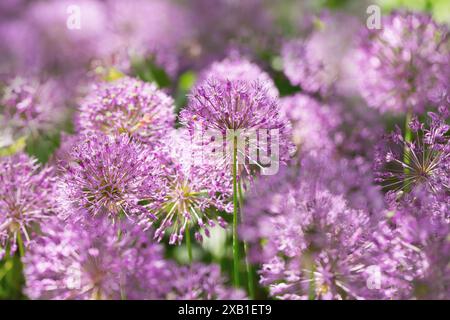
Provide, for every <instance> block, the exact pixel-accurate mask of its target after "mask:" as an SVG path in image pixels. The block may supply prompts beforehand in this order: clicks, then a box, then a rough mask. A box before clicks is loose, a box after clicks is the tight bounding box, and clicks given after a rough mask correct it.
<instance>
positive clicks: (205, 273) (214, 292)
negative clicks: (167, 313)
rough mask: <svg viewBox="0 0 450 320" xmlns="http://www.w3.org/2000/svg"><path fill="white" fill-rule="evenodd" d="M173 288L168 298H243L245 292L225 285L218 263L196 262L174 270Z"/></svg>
mask: <svg viewBox="0 0 450 320" xmlns="http://www.w3.org/2000/svg"><path fill="white" fill-rule="evenodd" d="M174 272H175V275H174V277H173V280H172V282H171V283H172V289H171V291H169V293H168V294H167V299H176V300H243V299H245V298H246V296H245V293H244V292H243V291H242V290H240V289H235V288H230V287H228V286H226V285H225V279H224V277H223V276H222V275H221V274H220V268H219V267H218V266H217V265H204V264H201V263H196V264H194V265H192V266H180V267H178V268H176V269H175V270H174Z"/></svg>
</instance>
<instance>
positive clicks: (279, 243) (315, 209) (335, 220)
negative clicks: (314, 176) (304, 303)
mask: <svg viewBox="0 0 450 320" xmlns="http://www.w3.org/2000/svg"><path fill="white" fill-rule="evenodd" d="M289 191H290V192H289V193H288V194H286V195H285V197H284V198H283V199H280V200H281V201H282V203H279V205H280V208H281V210H282V211H281V212H277V213H275V214H274V215H273V216H271V217H270V218H269V219H267V220H265V223H266V225H264V224H262V225H261V227H263V228H264V229H263V230H266V231H267V234H266V235H265V237H264V238H265V239H266V240H267V243H266V244H265V245H264V251H265V256H266V257H267V258H266V259H265V260H264V261H263V265H262V268H261V271H260V274H261V281H260V282H261V284H262V285H265V286H268V287H269V289H270V295H272V296H274V297H278V298H281V299H307V298H313V299H351V298H353V299H358V298H362V297H363V294H364V291H365V290H366V288H365V285H366V276H365V273H364V271H365V269H366V268H367V267H368V265H367V264H366V261H365V251H366V249H367V248H366V246H367V241H366V239H367V231H368V230H369V228H368V227H369V226H370V219H369V216H368V215H367V214H366V213H364V211H356V210H352V209H349V208H348V207H347V206H346V203H345V201H344V200H343V198H342V197H338V196H335V195H332V194H331V193H330V192H328V191H326V190H322V191H313V192H310V193H309V192H308V191H307V190H294V189H291V190H289ZM305 191H306V193H305ZM308 193H309V194H308Z"/></svg>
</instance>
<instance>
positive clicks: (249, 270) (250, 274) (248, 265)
mask: <svg viewBox="0 0 450 320" xmlns="http://www.w3.org/2000/svg"><path fill="white" fill-rule="evenodd" d="M238 188H239V207H240V208H241V220H243V219H244V211H243V207H244V206H243V203H244V195H243V192H242V180H239V184H238ZM244 255H245V267H246V269H247V287H248V293H249V296H250V299H255V283H254V279H253V270H252V269H253V268H252V265H251V263H250V261H249V260H248V245H247V241H244Z"/></svg>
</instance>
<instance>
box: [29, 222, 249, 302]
mask: <svg viewBox="0 0 450 320" xmlns="http://www.w3.org/2000/svg"><path fill="white" fill-rule="evenodd" d="M41 232H42V235H41V236H39V237H37V238H36V239H35V241H34V243H33V246H32V247H31V248H30V250H29V251H28V252H27V254H26V255H25V257H24V265H25V271H24V273H25V276H26V278H27V286H26V288H25V292H26V294H27V295H28V296H29V297H30V298H32V299H58V300H61V299H65V300H66V299H77V300H78V299H83V300H86V299H95V300H98V299H115V300H118V299H158V300H159V299H228V298H229V299H231V298H241V299H242V298H244V297H245V295H244V294H243V293H242V292H240V291H238V290H234V289H229V288H227V287H226V286H225V284H224V283H225V279H224V278H223V277H221V275H220V271H219V269H218V268H217V267H215V266H203V265H200V264H199V265H198V266H195V272H192V270H191V269H190V268H189V267H184V266H178V265H177V264H175V263H173V262H170V261H168V260H166V259H165V258H164V257H163V250H162V247H161V246H159V245H158V244H155V243H153V244H152V243H148V238H149V237H150V236H151V235H149V234H148V233H146V232H143V231H142V230H141V229H140V228H136V226H132V225H130V224H122V225H120V226H119V225H116V226H114V227H112V226H111V225H110V224H109V223H108V222H107V221H106V220H104V219H87V220H85V221H84V222H83V224H79V223H67V222H65V221H63V220H60V219H58V218H53V219H51V220H50V221H47V222H46V223H45V224H43V227H42V231H41ZM118 233H120V236H119V237H118Z"/></svg>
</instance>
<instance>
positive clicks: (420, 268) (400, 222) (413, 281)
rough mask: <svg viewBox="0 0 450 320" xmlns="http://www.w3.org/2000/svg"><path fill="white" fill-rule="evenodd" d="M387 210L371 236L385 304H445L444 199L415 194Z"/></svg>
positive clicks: (449, 276) (447, 243)
mask: <svg viewBox="0 0 450 320" xmlns="http://www.w3.org/2000/svg"><path fill="white" fill-rule="evenodd" d="M388 202H389V205H390V206H389V210H387V211H386V218H385V219H384V220H383V221H381V222H380V225H379V226H378V227H377V230H376V232H375V233H374V241H373V243H374V245H375V248H376V250H375V252H377V253H375V254H373V259H375V260H377V261H378V264H379V266H380V267H381V271H382V273H381V276H382V279H383V283H387V284H389V285H390V286H389V287H390V288H389V290H388V291H387V293H388V296H387V298H390V299H448V297H449V294H450V290H449V288H450V270H449V268H448V261H449V257H450V240H449V236H448V235H449V231H450V229H449V228H450V223H449V221H450V220H449V212H450V211H449V209H450V202H449V200H448V197H447V198H443V197H439V196H436V195H435V194H432V193H430V192H429V191H427V190H426V189H425V188H416V189H414V190H413V191H411V193H409V194H406V195H405V196H404V197H403V198H401V199H400V200H399V199H397V198H396V197H389V198H388Z"/></svg>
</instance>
